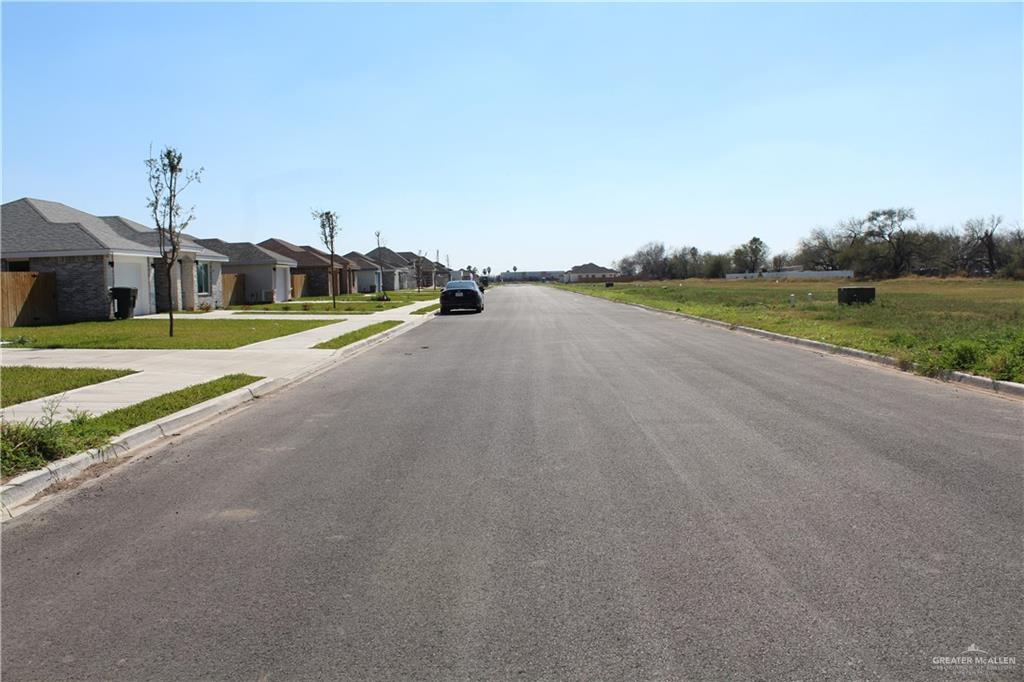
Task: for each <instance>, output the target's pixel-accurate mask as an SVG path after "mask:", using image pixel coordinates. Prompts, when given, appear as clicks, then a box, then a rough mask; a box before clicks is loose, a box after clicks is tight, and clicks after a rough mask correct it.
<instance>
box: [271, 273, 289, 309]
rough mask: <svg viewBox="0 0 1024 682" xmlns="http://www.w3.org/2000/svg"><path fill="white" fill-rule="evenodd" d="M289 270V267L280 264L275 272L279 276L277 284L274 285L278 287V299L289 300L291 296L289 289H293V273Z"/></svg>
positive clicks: (276, 295) (276, 296)
mask: <svg viewBox="0 0 1024 682" xmlns="http://www.w3.org/2000/svg"><path fill="white" fill-rule="evenodd" d="M289 272H290V271H289V269H288V268H282V267H280V266H278V268H277V271H276V272H275V273H274V274H275V275H276V277H277V284H276V285H275V287H274V288H275V289H277V292H276V294H275V298H276V299H277V300H278V301H287V300H288V298H289V297H288V294H289V293H290V292H289V291H288V290H289V289H291V275H290V274H289Z"/></svg>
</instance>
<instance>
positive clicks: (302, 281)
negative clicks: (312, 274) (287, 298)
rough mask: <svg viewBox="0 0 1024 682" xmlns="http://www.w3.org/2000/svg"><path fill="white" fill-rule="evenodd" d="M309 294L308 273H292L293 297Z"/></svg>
mask: <svg viewBox="0 0 1024 682" xmlns="http://www.w3.org/2000/svg"><path fill="white" fill-rule="evenodd" d="M308 295H309V294H308V293H307V292H306V275H304V274H302V275H292V298H299V297H301V296H308Z"/></svg>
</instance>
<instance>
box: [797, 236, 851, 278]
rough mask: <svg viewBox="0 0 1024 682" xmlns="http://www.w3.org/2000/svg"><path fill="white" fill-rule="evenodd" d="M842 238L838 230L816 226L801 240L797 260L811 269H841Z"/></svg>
mask: <svg viewBox="0 0 1024 682" xmlns="http://www.w3.org/2000/svg"><path fill="white" fill-rule="evenodd" d="M840 239H841V236H840V235H839V233H838V232H833V231H830V230H827V229H825V228H823V227H816V228H814V229H813V230H811V234H810V236H807V237H804V238H803V239H801V240H800V246H799V248H798V250H797V253H796V256H795V260H796V261H798V262H800V263H801V264H802V265H803V266H804V267H805V268H809V269H811V270H839V269H840V268H839V254H840V252H841V251H842V250H843V247H842V246H841V245H840V243H839V242H840Z"/></svg>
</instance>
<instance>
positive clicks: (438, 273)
mask: <svg viewBox="0 0 1024 682" xmlns="http://www.w3.org/2000/svg"><path fill="white" fill-rule="evenodd" d="M451 278H452V271H451V270H449V269H448V268H446V267H445V266H444V265H443V264H441V263H439V262H437V261H434V282H435V283H436V284H437V286H439V287H443V286H444V285H445V284H448V282H449V281H451Z"/></svg>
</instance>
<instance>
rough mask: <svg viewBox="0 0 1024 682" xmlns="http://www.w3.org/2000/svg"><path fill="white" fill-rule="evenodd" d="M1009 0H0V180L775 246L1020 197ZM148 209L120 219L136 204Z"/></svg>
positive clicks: (365, 226) (572, 253) (424, 233)
mask: <svg viewBox="0 0 1024 682" xmlns="http://www.w3.org/2000/svg"><path fill="white" fill-rule="evenodd" d="M1021 33H1022V10H1021V5H1020V4H990V5H979V4H970V5H923V4H912V5H892V4H872V5H859V6H856V5H827V4H791V5H749V4H733V5H696V4H680V5H594V4H568V5H545V4H531V5H473V4H455V5H344V4H336V5H325V4H317V5H300V4H283V5H281V4H278V5H269V4H227V5H211V4H178V5H150V4H140V5H133V4H112V5H98V4H58V5H41V4H32V5H23V4H11V3H4V5H3V199H4V201H9V200H12V199H16V198H19V197H22V196H34V197H39V198H45V199H52V200H55V201H61V202H64V203H66V204H70V205H72V206H75V207H77V208H81V209H83V210H86V211H89V212H92V213H97V214H110V213H118V214H122V215H126V216H128V217H131V218H135V219H138V220H142V221H146V217H147V215H146V208H145V200H146V183H145V173H144V167H143V159H144V158H145V157H146V155H147V149H148V146H149V144H150V142H152V143H154V145H156V146H160V145H163V144H173V145H175V146H177V147H178V148H179V149H180V150H182V151H183V152H184V154H185V159H186V162H191V164H194V165H202V166H205V168H206V173H205V176H204V182H203V184H202V185H200V186H198V187H194V188H193V189H190V190H189V192H188V194H187V195H186V199H187V200H188V202H189V203H194V204H196V207H197V213H198V221H197V223H196V225H195V228H194V230H193V232H195V233H196V234H199V235H201V236H217V237H220V238H223V239H227V240H251V241H259V240H262V239H264V238H266V237H269V236H279V237H283V238H285V239H289V240H291V241H295V242H299V243H315V242H316V239H317V231H316V226H315V224H314V222H313V220H312V219H311V218H310V216H309V210H310V208H311V207H321V208H332V209H335V210H336V211H338V212H339V214H340V215H341V222H342V227H343V238H342V249H343V250H349V249H356V250H359V251H366V250H369V249H370V248H371V246H372V241H373V231H374V230H377V229H379V230H381V231H382V232H383V233H384V236H385V239H386V242H387V245H388V246H390V247H392V248H394V249H396V250H412V251H415V250H419V249H422V250H425V251H429V252H431V253H433V251H434V250H435V249H440V251H441V254H442V259H443V258H444V254H450V255H451V259H452V265H453V266H464V265H467V264H472V265H475V266H478V267H484V266H491V267H493V268H494V270H495V271H499V270H504V269H506V268H510V267H511V266H512V265H518V266H519V268H520V269H527V268H529V269H535V268H536V269H540V268H545V269H547V268H550V269H554V268H559V269H560V268H566V267H569V266H572V265H574V264H578V263H581V262H585V261H595V262H597V263H602V264H608V263H610V262H611V261H612V260H614V259H616V258H618V257H620V256H621V255H623V254H625V253H627V252H629V251H632V250H633V249H634V248H635V247H637V246H639V245H641V244H642V243H644V242H646V241H649V240H663V241H665V242H666V243H668V244H669V245H673V246H678V245H696V246H698V247H699V248H701V249H713V250H722V249H726V248H729V247H731V246H734V245H736V244H738V243H740V242H743V241H746V240H747V239H749V238H750V237H751V236H752V235H758V236H760V237H762V238H763V239H764V240H765V241H767V242H768V244H769V246H770V247H771V248H772V249H773V251H781V250H785V249H791V248H792V247H793V246H794V245H795V243H796V241H797V240H798V239H799V238H800V237H801V236H802V235H804V234H806V233H807V231H808V230H810V229H811V228H812V227H814V226H816V225H831V224H833V223H834V222H836V221H837V220H840V219H843V218H846V217H849V216H851V215H862V214H864V213H866V212H867V211H869V210H871V209H874V208H883V207H888V206H894V205H905V206H912V207H914V208H915V209H916V210H917V212H918V218H919V219H920V220H921V222H923V223H926V224H929V225H933V226H937V227H941V226H945V225H951V224H959V223H961V222H962V221H963V220H965V219H966V218H969V217H972V216H975V215H981V214H989V213H997V214H1003V215H1004V216H1006V218H1007V220H1008V222H1010V223H1013V222H1014V221H1016V220H1019V219H1021V218H1022V217H1024V216H1022V209H1021V202H1022V190H1021V187H1022V172H1021V159H1022V139H1021V117H1022V102H1021V82H1022V67H1021V63H1022V40H1021ZM146 222H148V221H146Z"/></svg>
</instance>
